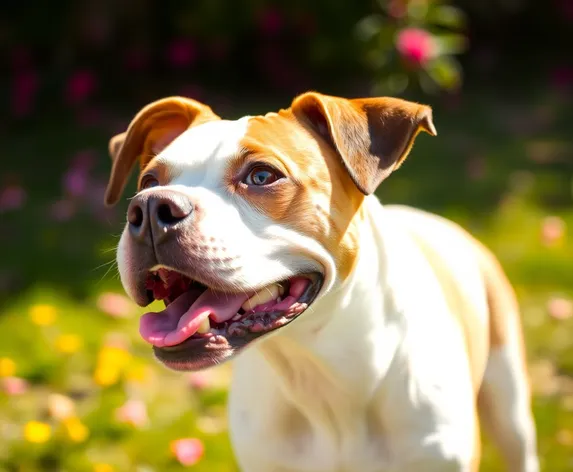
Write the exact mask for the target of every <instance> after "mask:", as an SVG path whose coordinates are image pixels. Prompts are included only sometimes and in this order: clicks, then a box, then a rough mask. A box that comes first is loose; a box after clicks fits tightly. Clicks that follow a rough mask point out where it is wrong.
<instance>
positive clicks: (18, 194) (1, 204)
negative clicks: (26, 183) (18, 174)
mask: <svg viewBox="0 0 573 472" xmlns="http://www.w3.org/2000/svg"><path fill="white" fill-rule="evenodd" d="M26 198H27V194H26V191H25V190H24V189H23V188H22V187H21V186H20V185H18V184H11V185H7V186H6V187H4V188H3V189H0V213H5V212H8V211H14V210H18V209H20V208H22V207H23V206H24V204H25V203H26Z"/></svg>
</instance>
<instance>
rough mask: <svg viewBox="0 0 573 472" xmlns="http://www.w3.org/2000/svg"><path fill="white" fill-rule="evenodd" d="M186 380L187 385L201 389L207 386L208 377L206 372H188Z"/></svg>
mask: <svg viewBox="0 0 573 472" xmlns="http://www.w3.org/2000/svg"><path fill="white" fill-rule="evenodd" d="M187 380H188V382H189V385H190V386H191V387H193V388H196V389H197V390H203V389H204V388H206V387H208V386H209V383H210V379H209V375H208V374H207V373H206V372H201V371H199V372H191V373H189V374H188V377H187Z"/></svg>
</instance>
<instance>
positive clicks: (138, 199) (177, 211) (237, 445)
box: [105, 92, 539, 472]
mask: <svg viewBox="0 0 573 472" xmlns="http://www.w3.org/2000/svg"><path fill="white" fill-rule="evenodd" d="M420 131H425V132H426V133H429V134H430V135H436V130H435V128H434V124H433V122H432V112H431V109H430V108H429V107H427V106H424V105H420V104H417V103H411V102H408V101H404V100H400V99H396V98H364V99H352V100H348V99H344V98H339V97H332V96H327V95H322V94H319V93H314V92H309V93H305V94H303V95H300V96H298V97H297V98H295V100H294V101H293V102H292V104H291V106H290V108H288V109H286V110H281V111H279V112H278V113H268V114H267V115H265V116H252V117H251V116H246V117H244V118H241V119H239V120H235V121H229V120H223V119H221V118H219V117H218V116H217V115H216V114H214V113H213V111H212V110H211V109H210V108H209V107H208V106H206V105H203V104H201V103H198V102H196V101H194V100H191V99H187V98H182V97H170V98H165V99H162V100H159V101H156V102H154V103H151V104H150V105H148V106H146V107H145V108H143V109H142V110H141V111H140V112H139V113H138V114H137V115H136V116H135V118H134V119H133V121H132V122H131V124H130V125H129V127H128V129H127V131H126V132H125V133H122V134H120V135H118V136H116V137H114V138H113V139H112V140H111V141H110V146H109V147H110V153H111V155H112V158H113V167H112V170H111V176H110V180H109V185H108V188H107V193H106V197H105V198H106V203H107V204H108V205H113V204H115V203H116V202H117V201H118V199H119V198H120V197H121V194H122V192H123V190H124V187H125V184H126V181H127V180H128V177H129V174H130V172H131V170H132V168H133V166H134V165H135V164H136V162H139V168H140V175H139V180H138V190H137V194H136V195H135V197H133V198H132V199H131V201H130V204H129V209H128V212H127V224H126V226H125V230H124V231H123V234H122V236H121V239H120V243H119V246H118V251H117V261H118V264H119V271H120V275H121V281H122V284H123V286H124V287H125V290H126V292H127V293H128V294H129V295H130V296H131V298H133V300H135V301H136V302H137V303H138V304H139V305H141V306H146V305H148V304H149V303H150V302H151V301H153V300H163V301H164V302H165V305H166V308H165V310H163V311H161V312H159V313H147V314H145V315H143V317H142V318H141V323H140V332H141V335H142V337H143V338H144V339H145V340H146V341H147V342H148V343H149V344H151V345H152V346H153V351H154V353H155V356H156V357H157V358H158V359H159V360H160V361H161V362H162V363H163V364H165V365H166V366H167V367H170V368H172V369H175V370H181V371H184V370H198V369H205V368H208V367H211V366H215V365H217V364H220V363H222V362H225V361H228V360H230V359H234V361H233V362H234V364H233V380H232V386H231V390H230V396H229V418H230V434H231V439H232V443H233V448H234V451H235V454H236V457H237V461H238V464H239V466H240V468H241V469H242V470H243V471H245V472H390V471H392V472H406V471H408V472H449V471H452V472H453V471H477V470H478V467H479V461H480V427H479V421H478V413H479V417H480V419H481V420H482V422H483V424H484V426H486V427H488V430H489V431H490V432H491V434H492V438H493V440H494V441H495V442H496V444H497V445H498V446H499V448H500V450H501V453H502V455H503V457H504V459H505V461H506V464H507V467H508V470H509V471H510V472H537V471H538V470H539V463H538V458H537V453H536V433H535V426H534V421H533V419H532V413H531V407H530V388H529V385H528V376H527V373H526V364H525V354H524V346H523V338H522V328H521V322H520V317H519V312H518V306H517V303H516V298H515V295H514V292H513V290H512V288H511V286H510V283H509V282H508V280H507V278H506V276H505V275H504V273H503V271H502V269H501V268H500V266H499V264H498V262H497V260H496V259H495V258H494V256H493V255H492V254H491V253H490V252H489V251H488V250H487V249H485V248H484V247H483V246H482V245H480V244H479V243H478V242H477V241H476V240H475V239H473V238H472V237H471V236H470V235H468V234H467V233H466V232H464V231H463V230H462V229H461V228H460V227H458V226H457V225H455V224H454V223H452V222H449V221H447V220H445V219H442V218H440V217H438V216H434V215H432V214H429V213H425V212H423V211H420V210H415V209H412V208H408V207H402V206H382V205H381V204H380V202H379V201H378V199H377V198H376V196H374V195H373V194H374V191H375V190H376V188H377V187H378V186H379V185H380V184H381V182H382V181H384V179H386V178H387V177H388V176H389V175H390V174H391V173H392V172H393V171H394V170H396V169H397V168H398V167H399V166H400V165H401V164H402V162H403V161H404V159H405V158H406V156H407V155H408V153H409V152H410V149H411V147H412V145H413V143H414V140H415V138H416V136H417V134H418V133H419V132H420Z"/></svg>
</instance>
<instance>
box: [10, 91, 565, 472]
mask: <svg viewBox="0 0 573 472" xmlns="http://www.w3.org/2000/svg"><path fill="white" fill-rule="evenodd" d="M503 98H504V99H503V101H500V96H499V94H494V93H489V94H486V93H484V92H483V91H479V93H478V92H475V93H473V94H472V93H468V94H467V95H466V96H464V101H463V103H462V105H461V106H460V107H459V108H457V109H455V110H449V111H448V110H447V109H445V108H442V107H436V108H435V112H434V116H435V121H436V126H437V128H438V132H439V136H438V137H437V138H431V137H427V136H420V138H419V139H418V142H417V144H416V146H415V147H414V150H413V152H412V154H411V156H410V158H409V159H408V161H407V162H406V163H405V165H404V166H403V167H402V168H401V169H400V170H399V171H398V172H396V173H395V174H394V175H393V176H392V177H391V178H390V179H388V180H387V181H386V182H385V183H384V184H383V186H382V188H381V189H380V192H379V195H380V197H381V198H382V200H383V201H384V202H389V203H390V202H392V203H406V204H412V205H416V206H419V207H421V208H425V209H428V210H431V211H435V212H437V213H440V214H442V215H444V216H447V217H450V218H452V219H454V220H455V221H458V222H460V223H461V224H463V225H464V226H465V227H467V228H468V229H469V230H470V231H472V232H473V233H474V234H475V235H476V236H477V237H479V238H480V239H481V240H482V241H483V242H484V243H486V244H487V245H488V246H489V247H490V248H491V249H492V250H493V251H494V252H495V253H496V254H497V255H498V257H499V258H500V260H501V262H502V264H503V265H504V267H505V269H506V271H507V273H508V275H509V277H510V279H511V280H512V282H513V283H514V285H515V288H516V290H517V293H518V296H519V300H520V303H521V307H522V313H523V320H524V328H525V332H526V339H527V346H528V356H529V364H530V368H531V376H532V379H533V385H534V391H535V399H534V409H535V417H536V422H537V425H538V428H539V436H540V437H539V450H540V454H541V460H542V464H543V468H544V470H548V471H551V472H559V471H566V470H571V468H573V378H572V375H573V343H571V338H572V336H571V335H572V333H573V318H572V319H566V320H556V319H554V318H552V317H551V316H550V315H549V314H548V310H547V302H548V300H549V299H550V298H551V297H555V296H559V297H564V298H569V299H571V298H573V238H571V231H573V209H572V205H571V203H572V199H573V195H572V193H573V188H572V182H573V181H572V175H573V164H572V161H571V159H570V156H568V155H567V152H566V150H567V149H571V145H572V144H573V143H572V138H571V137H570V125H571V123H572V120H573V116H572V111H571V110H573V109H572V108H571V107H567V106H566V104H565V103H564V102H563V101H561V100H559V99H558V97H552V96H550V95H548V94H530V93H527V94H523V95H522V96H521V97H520V96H518V97H517V98H516V99H514V100H512V99H510V98H509V97H507V96H504V97H503ZM279 105H283V104H279ZM269 108H270V107H269ZM236 115H239V113H237V114H236ZM108 138H109V133H108V132H104V131H102V130H98V129H96V130H85V129H76V128H74V127H73V126H67V125H63V124H59V125H58V124H44V125H39V126H38V127H37V128H35V129H34V130H33V132H30V131H28V132H26V133H18V132H14V133H13V134H12V135H11V139H8V140H6V142H4V143H3V152H4V154H5V155H6V156H10V159H7V160H4V161H5V163H6V164H5V165H6V166H7V169H6V172H7V173H19V174H20V175H21V178H22V182H23V184H24V186H25V187H26V189H27V190H28V192H29V198H28V201H27V203H26V206H25V208H24V209H22V210H19V211H15V212H12V213H7V214H2V215H1V219H0V230H1V231H0V242H1V244H2V249H3V251H2V270H0V275H1V277H0V357H6V358H9V359H11V360H13V361H14V362H15V365H16V375H17V376H19V377H22V378H25V379H26V380H27V381H28V382H29V385H30V386H29V389H28V391H27V392H26V393H25V394H23V395H20V396H9V395H6V394H2V393H0V436H1V437H2V439H1V440H0V471H6V472H8V471H10V472H11V471H19V472H32V471H61V472H83V471H91V470H100V471H103V470H106V469H103V468H101V467H100V468H99V469H97V468H95V469H94V467H95V464H97V463H105V464H110V465H112V466H113V467H114V470H118V471H137V472H151V471H177V470H184V467H183V466H182V465H180V464H179V463H178V462H177V461H176V460H175V459H174V458H173V456H172V454H171V452H170V448H169V444H170V442H171V441H172V440H174V439H178V438H185V437H198V438H200V439H201V440H202V441H203V442H204V444H205V456H204V457H203V458H202V459H201V461H199V463H198V464H197V465H195V466H193V469H194V470H197V471H212V472H214V471H221V472H222V471H235V470H236V467H235V465H234V462H233V457H232V453H231V449H230V444H229V440H228V437H227V431H226V427H225V424H226V422H225V400H226V385H227V381H228V371H229V367H228V366H223V367H222V368H218V369H214V370H212V371H209V372H208V375H209V378H208V379H207V380H208V384H207V386H205V387H203V388H196V387H192V386H190V384H189V378H188V377H187V376H183V375H181V374H176V373H172V372H169V371H167V370H166V369H164V368H162V367H160V366H159V365H157V364H156V363H155V362H154V361H153V360H152V356H151V352H150V350H149V349H148V348H147V346H145V345H144V343H143V342H142V341H141V340H140V339H139V337H138V334H137V321H136V317H137V315H138V314H139V313H141V311H142V310H141V309H137V308H136V309H134V311H133V313H131V316H128V317H126V318H125V319H118V318H113V317H110V316H109V315H107V314H105V313H103V312H102V311H101V310H100V309H99V308H98V307H97V304H96V300H97V297H98V296H99V294H101V293H103V292H106V291H115V292H119V293H121V286H120V284H119V280H118V278H117V271H116V269H115V267H114V266H113V259H114V253H113V248H114V245H115V244H116V243H117V240H118V235H119V233H120V231H121V230H122V224H123V221H124V217H123V212H124V211H125V204H123V205H120V206H119V207H118V208H117V209H115V210H113V211H109V212H108V213H105V215H104V216H103V218H102V219H101V220H96V219H95V218H94V217H93V212H92V211H91V210H90V209H89V207H88V206H86V205H85V204H82V203H80V205H79V212H78V214H77V215H76V216H75V217H74V218H73V219H72V220H70V221H68V222H65V223H59V222H55V221H53V220H51V219H50V217H49V216H48V213H49V205H50V203H51V202H52V201H53V200H54V199H56V198H58V196H59V193H60V182H61V176H62V174H63V172H64V171H65V169H66V167H67V165H68V161H69V158H70V157H71V156H72V155H73V154H74V153H75V152H77V151H78V150H81V149H92V148H93V149H94V150H95V151H96V152H97V153H98V155H99V162H98V166H97V169H96V170H95V174H96V175H99V176H100V178H105V176H106V172H107V169H108V167H109V161H108V158H107V156H106V145H107V139H108ZM469 162H473V165H474V166H481V168H482V173H481V174H479V172H478V174H479V175H476V176H475V177H473V178H470V177H468V171H467V166H468V165H469V164H468V163H469ZM3 165H4V164H3ZM478 170H479V169H478ZM475 172H477V171H475ZM98 211H99V210H98ZM549 215H556V216H559V217H560V218H562V219H563V221H564V222H565V224H566V227H567V228H568V229H569V233H567V232H566V233H565V235H564V236H563V237H562V238H561V239H560V240H559V241H558V242H557V243H556V244H555V245H554V246H547V245H545V244H544V243H543V241H542V238H541V236H540V234H541V226H542V222H543V220H544V218H545V217H547V216H549ZM37 304H47V305H50V306H52V307H55V309H56V314H57V317H56V319H55V321H54V323H53V324H51V325H49V326H38V325H37V324H34V323H33V322H32V320H31V318H30V316H29V311H30V307H32V306H34V305H37ZM61 334H75V335H77V336H78V337H80V338H81V340H82V347H81V349H79V350H78V351H77V352H75V353H73V354H65V353H62V352H59V351H58V349H57V339H58V336H59V335H61ZM110 336H112V339H116V338H117V339H120V340H121V342H122V343H124V345H125V348H126V349H127V351H128V352H129V355H130V358H129V362H128V364H127V368H126V369H125V370H124V371H122V374H121V376H120V377H119V379H118V381H117V382H115V383H113V384H112V385H109V386H101V385H98V384H97V383H96V382H95V380H94V373H95V372H96V371H97V366H98V353H99V352H100V351H101V349H102V347H103V345H104V344H105V343H106V342H107V341H109V339H110ZM138 372H139V373H141V372H143V374H141V375H139V374H138ZM51 392H52V393H53V392H59V393H64V394H66V395H68V396H70V397H71V398H73V400H74V401H75V403H76V407H77V414H78V416H79V417H80V419H81V421H82V422H83V423H84V424H85V426H87V428H88V429H89V432H90V434H89V437H88V438H87V439H86V440H85V441H82V442H79V443H74V442H73V441H71V440H70V439H69V438H67V437H66V436H65V435H64V434H62V433H61V431H59V429H58V426H57V422H55V421H54V420H53V418H50V416H49V415H48V413H47V403H48V395H49V393H51ZM127 398H136V399H141V400H143V401H144V402H145V403H146V405H147V407H148V413H149V418H150V423H149V424H148V425H147V426H146V427H142V428H133V427H129V426H127V425H125V424H121V423H119V422H117V421H116V420H115V419H114V410H115V409H116V408H117V407H118V406H120V405H121V404H123V403H124V402H125V400H126V399H127ZM32 420H36V421H44V422H48V423H50V424H52V426H53V428H54V429H53V435H52V437H51V439H50V440H49V441H48V442H47V443H44V444H31V443H29V442H27V441H26V440H25V439H24V437H23V428H24V425H25V424H26V423H27V422H28V421H32ZM482 470H484V471H501V470H503V469H502V468H501V467H500V465H499V461H498V457H497V454H496V452H495V451H494V450H493V449H492V448H491V447H490V445H489V443H488V442H487V440H486V447H485V451H484V460H483V466H482Z"/></svg>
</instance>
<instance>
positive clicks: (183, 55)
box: [167, 39, 197, 67]
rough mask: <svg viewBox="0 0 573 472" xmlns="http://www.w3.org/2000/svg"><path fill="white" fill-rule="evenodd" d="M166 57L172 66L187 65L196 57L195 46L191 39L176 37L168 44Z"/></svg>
mask: <svg viewBox="0 0 573 472" xmlns="http://www.w3.org/2000/svg"><path fill="white" fill-rule="evenodd" d="M167 57H168V59H169V62H170V63H171V65H172V66H173V67H187V66H189V65H191V64H192V63H193V62H194V61H195V60H196V59H197V48H196V46H195V43H194V42H193V41H191V40H186V39H178V40H175V41H173V42H172V43H171V44H170V45H169V47H168V49H167Z"/></svg>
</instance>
